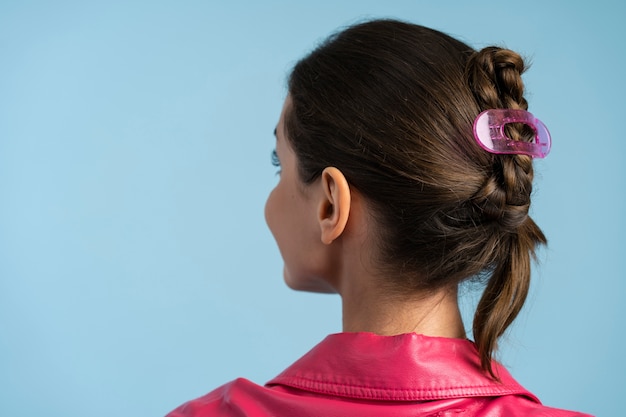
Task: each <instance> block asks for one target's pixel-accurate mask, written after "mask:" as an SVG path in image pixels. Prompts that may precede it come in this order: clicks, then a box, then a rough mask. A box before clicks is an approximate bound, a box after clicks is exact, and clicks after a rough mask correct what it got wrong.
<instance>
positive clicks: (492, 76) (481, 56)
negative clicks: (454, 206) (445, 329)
mask: <svg viewBox="0 0 626 417" xmlns="http://www.w3.org/2000/svg"><path fill="white" fill-rule="evenodd" d="M525 69H526V68H525V66H524V61H523V60H522V58H521V57H520V56H519V54H517V53H515V52H513V51H511V50H508V49H501V48H497V47H487V48H484V49H482V50H481V51H478V52H476V53H474V54H473V55H472V56H471V57H470V59H469V60H468V64H467V67H466V75H467V78H468V83H469V86H470V88H471V90H472V92H473V94H474V98H475V100H476V102H477V104H478V105H479V108H480V109H483V110H486V109H493V108H510V109H522V110H526V109H527V108H528V103H527V101H526V99H525V98H524V84H523V82H522V78H521V74H522V73H523V72H524V70H525ZM505 131H506V134H507V135H508V136H509V137H510V138H511V139H513V140H521V141H531V140H532V139H533V138H534V132H533V130H532V129H531V128H530V127H528V126H526V125H524V124H508V125H506V127H505ZM532 181H533V165H532V158H531V157H530V156H528V155H493V165H492V171H491V175H490V176H489V177H488V178H487V179H486V180H485V182H484V184H483V186H482V188H481V189H480V190H479V191H478V192H477V193H476V194H475V195H474V197H473V198H472V202H473V204H474V205H475V207H477V208H478V210H479V212H480V213H481V215H482V216H483V219H484V220H485V221H490V222H492V223H493V224H494V225H495V226H494V229H493V230H494V238H493V239H495V241H494V242H492V244H491V245H489V246H488V248H489V249H488V250H491V251H493V253H492V254H491V256H490V258H491V259H492V274H491V277H490V279H489V281H488V282H487V286H486V288H485V291H484V293H483V295H482V297H481V299H480V302H479V303H478V306H477V309H476V313H475V316H474V325H473V331H474V338H475V340H476V345H477V347H478V350H479V352H480V355H481V362H482V366H483V368H484V369H486V370H487V371H489V372H490V373H491V374H492V376H494V377H495V378H497V375H495V374H494V373H493V369H492V367H491V358H492V352H493V350H494V349H495V348H496V344H497V339H498V337H500V336H501V335H502V334H503V333H504V331H505V330H506V329H507V328H508V326H509V325H510V324H511V323H512V322H513V320H514V319H515V317H516V316H517V315H518V313H519V311H520V310H521V308H522V306H523V304H524V301H525V300H526V296H527V294H528V289H529V286H530V261H531V257H532V256H533V255H534V250H535V246H536V244H538V243H545V242H546V238H545V236H544V235H543V233H542V232H541V230H540V229H539V227H538V226H537V225H536V224H535V222H534V221H533V220H532V219H531V218H530V217H529V216H528V210H529V207H530V195H531V192H532Z"/></svg>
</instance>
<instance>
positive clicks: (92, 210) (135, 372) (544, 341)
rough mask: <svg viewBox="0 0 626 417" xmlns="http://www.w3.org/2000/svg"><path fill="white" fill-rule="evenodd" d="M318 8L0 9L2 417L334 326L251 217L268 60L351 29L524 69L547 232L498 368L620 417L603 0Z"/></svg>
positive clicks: (19, 5)
mask: <svg viewBox="0 0 626 417" xmlns="http://www.w3.org/2000/svg"><path fill="white" fill-rule="evenodd" d="M336 3H337V2H335V1H333V2H331V1H319V0H318V1H315V2H312V1H311V2H293V1H291V2H288V1H263V2H253V1H232V2H230V3H229V4H228V5H226V4H225V2H223V3H222V2H208V1H207V2H201V1H195V2H194V1H178V2H175V1H170V2H166V1H145V2H137V1H135V2H117V1H113V2H111V1H107V2H104V1H103V2H78V1H76V2H68V1H56V2H42V1H29V0H24V1H17V0H15V1H11V0H0V416H14V417H15V416H38V415H46V416H92V417H98V416H110V415H119V416H122V415H128V416H160V415H163V414H165V413H166V412H168V411H169V410H170V409H172V408H174V407H175V406H177V405H179V404H180V403H182V402H184V401H186V400H189V399H191V398H193V397H195V396H199V395H201V394H204V393H205V392H207V391H209V390H211V389H213V388H215V387H216V386H218V385H221V384H222V383H224V382H226V381H228V380H230V379H232V378H235V377H237V376H245V377H247V378H250V379H252V380H253V381H255V382H258V383H263V382H264V381H266V380H268V379H270V378H271V377H273V376H274V375H275V374H277V373H278V372H280V371H281V370H282V369H283V368H284V367H286V366H287V365H288V364H290V363H291V362H292V361H293V360H295V359H296V358H298V357H299V356H300V355H302V354H303V353H304V352H306V351H307V350H308V349H309V348H311V347H312V346H313V345H314V344H315V343H317V342H318V341H319V340H321V339H322V338H323V337H324V336H325V335H326V334H327V333H330V332H337V331H340V325H341V320H340V304H339V299H338V297H336V296H324V295H315V294H306V293H294V292H291V291H289V290H288V289H287V288H286V287H285V286H284V284H283V282H282V262H281V259H280V255H279V253H278V250H277V248H276V246H275V244H274V242H273V239H272V237H271V235H270V233H269V231H268V230H267V228H266V225H265V222H264V219H263V206H264V203H265V198H266V196H267V194H268V192H269V190H270V189H271V188H272V187H273V186H274V184H275V183H276V177H275V174H274V168H273V167H271V165H270V152H271V149H272V148H273V140H274V139H273V135H272V131H273V129H274V127H275V124H276V121H277V119H278V115H279V112H280V108H281V105H282V100H283V98H284V96H285V93H286V91H285V77H286V75H287V73H288V71H289V68H290V67H291V66H292V65H293V63H294V62H295V61H296V60H297V59H298V58H300V57H302V55H303V54H304V53H306V51H308V50H310V49H311V48H312V47H313V46H314V45H315V44H316V42H318V41H320V40H322V39H323V38H325V37H326V36H327V35H328V34H329V33H331V32H332V31H333V30H335V29H336V28H338V27H340V26H343V25H346V24H349V23H353V22H356V21H358V20H360V19H363V18H369V17H398V18H402V19H407V20H410V21H413V22H416V23H421V24H424V25H426V26H431V27H434V28H436V29H440V30H443V31H446V32H448V33H450V34H452V35H455V36H458V37H460V38H461V39H462V40H465V41H467V42H469V43H470V44H472V45H473V46H475V47H482V46H486V45H489V44H492V43H495V44H500V45H505V46H508V47H510V48H512V49H515V50H517V51H519V52H521V53H522V54H523V55H525V56H526V57H528V58H530V60H531V61H532V62H533V66H532V68H531V69H530V71H529V72H528V73H527V75H526V78H525V80H526V84H527V87H528V90H529V94H528V99H529V102H530V109H531V111H532V112H533V113H534V114H535V115H537V116H538V117H540V118H541V119H542V120H543V121H544V122H545V123H546V124H547V125H548V127H549V128H550V130H551V132H552V135H553V140H554V146H553V150H552V153H551V154H550V156H549V157H548V158H547V159H546V160H543V161H539V162H538V164H537V171H538V175H537V181H536V191H535V199H534V203H533V208H532V211H533V214H534V217H535V219H536V221H537V222H538V223H539V224H540V225H541V226H542V227H543V229H544V231H545V233H546V235H547V236H548V238H549V241H550V243H549V247H548V248H547V249H545V250H543V251H542V252H541V254H540V259H541V265H540V266H539V267H538V268H536V271H535V275H534V282H533V287H532V292H531V295H530V297H529V300H528V303H527V306H526V309H525V310H524V312H523V313H522V315H521V316H520V318H519V319H518V321H517V322H516V324H515V325H514V326H513V328H512V330H511V331H510V332H509V334H508V335H507V336H506V337H505V338H504V339H503V341H502V345H501V348H502V349H501V352H500V355H499V358H500V359H501V360H502V361H503V362H504V363H505V364H506V365H507V366H508V367H509V368H510V369H511V371H512V373H513V374H514V375H515V376H516V377H517V378H518V379H519V380H520V382H521V383H522V384H524V385H525V386H526V387H527V388H529V389H530V390H531V391H533V392H535V393H536V394H537V395H538V396H539V397H540V398H541V399H542V400H543V402H544V403H546V404H549V405H554V406H559V407H563V408H570V409H580V410H582V411H586V412H591V413H595V414H598V415H603V416H611V415H620V414H622V413H623V411H622V408H623V407H620V408H618V406H617V404H618V402H621V401H623V398H622V397H623V395H624V392H625V391H624V382H623V381H624V378H623V375H624V374H626V360H625V359H624V354H623V351H624V347H623V342H624V330H626V329H625V326H624V324H623V323H624V318H625V316H626V314H625V313H626V308H625V305H626V297H625V295H626V291H625V285H624V278H625V272H626V269H625V258H626V251H625V249H624V243H623V242H624V233H625V232H626V222H625V220H624V217H625V213H626V207H625V198H624V196H625V193H626V184H625V179H626V172H625V165H626V164H625V163H624V153H625V151H626V145H625V143H626V141H625V140H624V138H623V121H624V118H625V114H626V113H625V110H626V108H625V105H624V97H625V96H626V88H625V87H626V82H625V79H626V77H625V76H624V67H625V64H626V62H625V56H626V48H625V47H624V44H623V40H624V39H626V36H625V35H626V30H625V26H624V25H623V20H624V18H626V12H625V9H624V6H623V5H622V3H620V2H618V1H595V2H576V1H558V2H557V1H555V2H548V1H525V2H520V1H516V2H507V1H501V2H494V1H491V0H485V1H472V2H460V1H458V2H453V1H449V0H447V1H438V2H430V1H393V2H387V3H388V4H385V5H383V2H380V1H365V0H359V1H346V2H341V3H339V4H336ZM475 296H476V293H475V291H473V290H472V289H469V288H468V289H465V290H464V299H463V300H464V301H463V307H464V309H465V311H466V315H467V314H468V313H467V312H469V311H470V310H471V308H472V303H473V301H472V300H474V299H475ZM466 325H467V326H468V327H469V326H470V321H467V322H466Z"/></svg>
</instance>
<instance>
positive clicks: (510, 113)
mask: <svg viewBox="0 0 626 417" xmlns="http://www.w3.org/2000/svg"><path fill="white" fill-rule="evenodd" d="M523 71H524V63H523V61H522V59H521V58H520V56H519V55H518V54H516V53H515V52H513V51H510V50H506V49H501V48H497V47H489V48H485V49H483V50H480V51H474V50H473V49H471V48H470V47H469V46H467V45H465V44H464V43H462V42H459V41H457V40H455V39H453V38H451V37H449V36H447V35H445V34H443V33H440V32H437V31H434V30H431V29H428V28H424V27H421V26H417V25H412V24H408V23H403V22H398V21H392V20H378V21H371V22H366V23H363V24H358V25H355V26H352V27H350V28H348V29H346V30H344V31H342V32H340V33H338V34H336V35H334V36H332V37H331V38H329V39H328V40H327V41H326V42H325V43H324V44H322V45H321V46H320V47H318V48H317V49H316V50H314V51H313V52H312V53H311V54H309V55H308V56H307V57H305V58H304V59H303V60H301V61H300V62H299V63H298V64H297V65H296V66H295V68H294V70H293V72H292V74H291V76H290V78H289V94H288V96H287V98H286V100H285V104H284V107H283V110H282V114H281V116H280V120H279V122H278V126H277V128H276V132H275V133H276V150H275V153H274V155H273V156H274V158H273V159H274V163H275V165H277V166H280V168H281V171H280V180H279V183H278V185H277V186H276V188H275V189H274V190H273V191H272V193H271V194H270V196H269V198H268V201H267V205H266V212H265V215H266V220H267V223H268V225H269V227H270V229H271V231H272V233H273V235H274V237H275V239H276V242H277V244H278V246H279V249H280V251H281V254H282V257H283V260H284V263H285V268H284V278H285V281H286V283H287V285H289V287H291V288H293V289H296V290H304V291H316V292H337V293H338V294H339V295H340V296H341V299H342V310H343V332H342V333H340V334H336V335H331V336H328V337H327V338H326V339H325V340H324V341H323V342H322V343H320V344H319V345H318V346H316V347H315V348H314V349H313V350H312V351H310V352H309V353H308V354H307V355H305V356H304V357H303V358H301V359H300V360H299V361H297V362H296V363H295V364H293V365H292V366H291V367H289V368H288V369H287V370H285V371H284V372H283V373H281V374H280V375H279V376H278V377H276V378H275V379H273V380H272V381H270V382H269V383H268V384H266V386H265V387H260V386H257V385H255V384H253V383H251V382H249V381H247V380H244V379H239V380H236V381H233V382H231V383H229V384H227V385H224V386H223V387H221V388H218V389H217V390H215V391H213V392H212V393H210V394H208V395H206V396H204V397H201V398H199V399H196V400H193V401H191V402H189V403H187V404H185V405H183V406H181V407H180V408H178V409H177V410H175V411H174V412H172V413H171V414H170V416H172V417H174V416H255V417H257V416H258V417H260V416H297V417H302V416H353V415H354V416H444V415H446V416H447V415H450V416H451V415H454V416H457V415H463V416H527V415H533V416H573V415H582V414H578V413H574V412H569V411H564V410H557V409H554V408H549V407H545V406H543V405H541V404H540V403H539V401H538V400H537V398H536V397H535V396H534V395H533V394H531V393H530V392H528V391H526V390H525V389H524V388H523V387H521V386H520V385H519V384H518V383H517V382H515V381H514V380H513V378H512V377H511V376H510V375H509V374H508V372H507V371H506V370H505V369H504V368H503V367H502V366H501V365H499V364H498V363H497V362H495V361H494V360H493V359H492V356H493V352H494V350H495V349H496V345H497V339H498V337H499V336H501V335H502V333H503V332H504V331H505V330H506V329H507V327H508V326H509V325H510V324H511V322H512V321H513V320H514V319H515V317H516V316H517V314H518V313H519V311H520V309H521V308H522V305H523V304H524V300H525V298H526V294H527V292H528V287H529V280H530V262H531V258H532V257H533V255H534V251H535V247H536V246H537V245H538V244H543V243H545V242H546V239H545V237H544V235H543V233H542V232H541V230H540V229H539V227H538V226H537V225H536V224H535V223H534V221H533V220H532V219H531V218H530V217H529V216H528V209H529V206H530V196H531V190H532V180H533V164H532V162H533V158H535V157H543V156H545V155H546V154H547V152H548V151H549V147H550V137H549V134H548V132H547V130H546V129H545V126H544V125H543V124H542V123H541V122H540V121H538V120H537V119H535V118H534V117H533V116H532V115H531V114H530V113H528V112H527V111H526V109H527V103H526V100H525V99H524V95H523V83H522V79H521V74H522V72H523ZM476 278H481V279H483V280H484V281H485V283H486V286H485V290H484V293H483V296H482V298H481V300H480V302H479V304H478V307H477V310H476V314H475V316H474V322H473V338H474V340H475V343H474V342H471V341H469V340H467V338H466V334H465V327H464V325H463V322H462V319H461V314H460V312H459V307H458V301H457V288H458V285H459V284H460V283H461V282H463V281H464V280H467V279H476Z"/></svg>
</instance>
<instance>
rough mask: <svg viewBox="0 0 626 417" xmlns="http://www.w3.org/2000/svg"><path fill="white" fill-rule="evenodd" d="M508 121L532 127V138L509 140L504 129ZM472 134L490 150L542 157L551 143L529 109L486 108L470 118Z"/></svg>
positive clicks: (545, 129)
mask: <svg viewBox="0 0 626 417" xmlns="http://www.w3.org/2000/svg"><path fill="white" fill-rule="evenodd" d="M509 123H523V124H525V125H528V126H530V127H531V128H532V129H533V130H534V131H535V141H534V142H522V141H518V140H513V139H511V138H509V137H508V136H506V134H505V133H504V126H506V125H507V124H509ZM474 138H476V141H477V142H478V144H479V145H480V146H481V147H482V148H483V149H485V150H486V151H489V152H491V153H497V154H522V155H530V156H532V157H535V158H544V157H545V156H546V155H547V154H548V153H549V152H550V147H551V146H552V139H551V138H550V132H548V128H547V127H546V125H544V124H543V123H542V122H541V120H539V119H537V118H536V117H535V116H533V115H532V113H529V112H527V111H526V110H519V109H489V110H485V111H484V112H482V113H480V114H479V115H478V117H477V118H476V120H474Z"/></svg>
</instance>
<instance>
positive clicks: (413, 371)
mask: <svg viewBox="0 0 626 417" xmlns="http://www.w3.org/2000/svg"><path fill="white" fill-rule="evenodd" d="M495 369H496V370H497V372H498V374H499V376H500V379H501V383H498V382H494V381H493V380H492V379H490V378H488V377H487V376H486V375H485V373H484V372H483V371H481V370H480V360H479V357H478V353H477V351H476V348H475V347H474V344H473V343H472V342H470V341H468V340H462V339H447V338H439V337H427V336H423V335H419V334H415V333H411V334H403V335H399V336H378V335H375V334H372V333H339V334H334V335H330V336H328V337H327V338H326V339H325V340H324V341H322V342H321V343H320V344H319V345H317V346H316V347H314V348H313V349H312V350H311V351H310V352H309V353H307V354H306V355H304V356H303V357H302V358H300V359H299V360H298V361H296V362H295V363H294V364H293V365H291V366H290V367H289V368H287V369H286V370H285V371H284V372H282V373H281V374H280V375H278V376H277V377H276V378H274V379H273V380H271V381H270V382H268V383H267V384H266V385H265V386H264V387H261V386H259V385H256V384H253V383H252V382H250V381H248V380H246V379H237V380H235V381H232V382H230V383H228V384H226V385H223V386H222V387H220V388H218V389H216V390H215V391H213V392H211V393H209V394H207V395H205V396H204V397H200V398H198V399H195V400H192V401H190V402H188V403H186V404H183V405H182V406H180V407H179V408H177V409H176V410H174V411H172V412H171V413H170V414H169V415H168V417H214V416H224V417H226V416H228V417H233V416H238V417H239V416H242V417H243V416H247V417H269V416H278V417H313V416H315V417H335V416H337V417H338V416H356V417H374V416H377V417H378V416H384V417H391V416H394V417H405V416H406V417H409V416H411V417H419V416H424V417H426V416H428V417H435V416H436V417H444V416H446V417H447V416H450V417H452V416H454V417H460V416H464V417H466V416H475V417H496V416H507V417H515V416H534V417H540V416H541V417H566V416H588V415H587V414H581V413H575V412H572V411H565V410H559V409H555V408H550V407H545V406H543V405H541V403H540V402H539V400H538V399H537V398H536V397H535V396H534V395H533V394H531V393H530V392H528V391H526V390H525V389H524V388H523V387H522V386H521V385H519V384H518V383H517V382H516V381H515V380H514V379H513V378H512V377H511V375H510V374H509V373H508V372H507V371H506V370H505V369H504V368H503V367H501V366H500V365H498V364H495Z"/></svg>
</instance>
